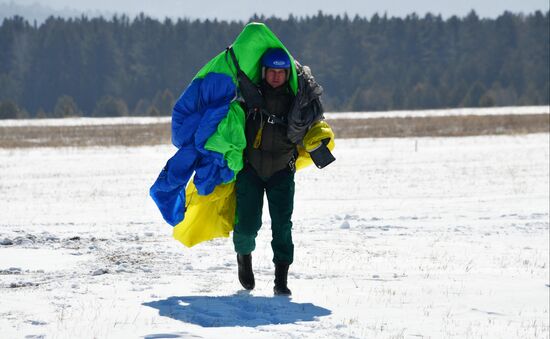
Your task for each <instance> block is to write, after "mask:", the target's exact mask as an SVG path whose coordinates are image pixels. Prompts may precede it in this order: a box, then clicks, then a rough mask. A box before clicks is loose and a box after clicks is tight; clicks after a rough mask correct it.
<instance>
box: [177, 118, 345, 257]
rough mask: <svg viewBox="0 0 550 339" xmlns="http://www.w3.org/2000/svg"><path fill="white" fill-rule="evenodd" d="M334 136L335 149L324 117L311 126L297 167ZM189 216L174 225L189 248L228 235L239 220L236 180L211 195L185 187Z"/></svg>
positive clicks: (307, 161) (191, 187)
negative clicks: (236, 213) (237, 217)
mask: <svg viewBox="0 0 550 339" xmlns="http://www.w3.org/2000/svg"><path fill="white" fill-rule="evenodd" d="M327 138H330V141H329V143H328V145H327V147H328V149H329V150H331V151H332V150H333V149H334V132H333V131H332V129H331V128H330V126H329V124H328V123H327V122H326V121H324V120H322V121H318V122H316V123H315V124H313V125H312V126H311V128H310V129H309V131H308V132H307V133H306V135H305V137H304V146H303V147H302V146H299V147H298V152H299V155H298V159H297V160H296V169H297V170H299V169H303V168H305V167H307V166H309V165H311V164H313V160H311V157H310V156H309V153H308V151H313V150H315V149H316V148H317V147H319V146H320V144H321V140H324V139H327ZM185 201H186V202H187V205H186V206H185V218H184V219H183V221H182V222H180V223H179V224H177V225H176V227H174V238H175V239H176V240H178V241H180V242H181V243H182V244H184V245H185V246H187V247H192V246H195V245H196V244H198V243H201V242H203V241H207V240H212V239H214V238H221V237H224V238H227V237H229V233H230V232H231V231H232V230H233V226H234V223H235V208H236V206H237V196H236V194H235V182H234V181H233V182H231V183H229V184H223V185H218V186H216V188H215V189H214V192H212V193H210V194H209V195H199V193H198V191H197V189H196V187H195V185H194V184H193V182H190V183H189V185H187V188H186V189H185Z"/></svg>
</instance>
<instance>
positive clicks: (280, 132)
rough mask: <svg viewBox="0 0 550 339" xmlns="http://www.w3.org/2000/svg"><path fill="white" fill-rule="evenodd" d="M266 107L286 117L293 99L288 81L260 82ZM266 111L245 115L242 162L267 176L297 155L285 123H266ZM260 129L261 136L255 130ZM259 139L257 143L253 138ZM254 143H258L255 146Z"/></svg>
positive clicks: (286, 165) (277, 114) (287, 165)
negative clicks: (276, 84) (276, 85)
mask: <svg viewBox="0 0 550 339" xmlns="http://www.w3.org/2000/svg"><path fill="white" fill-rule="evenodd" d="M261 92H262V94H263V97H264V100H265V107H266V111H267V112H268V113H269V114H274V115H275V116H277V117H278V118H280V119H282V120H287V118H288V113H289V111H290V109H291V107H292V104H293V102H294V95H293V94H292V93H291V91H290V89H289V88H288V86H287V85H284V86H281V87H279V88H275V89H273V88H271V86H269V85H268V84H266V83H265V82H263V83H262V85H261ZM267 120H268V118H267V116H266V115H264V114H262V113H260V112H257V113H250V114H249V115H248V117H247V119H246V125H245V134H246V149H245V152H244V156H245V162H247V163H248V164H249V165H250V166H252V167H253V168H254V170H255V171H256V173H257V174H258V175H259V176H260V177H262V178H264V179H267V178H269V177H271V176H272V175H273V174H274V173H276V172H278V171H280V170H282V169H285V168H288V167H289V163H290V162H291V160H293V158H294V157H295V156H296V152H297V151H296V144H295V143H293V142H292V141H291V140H290V139H289V138H288V136H287V126H286V125H281V124H277V123H269V122H268V121H267ZM260 130H261V139H260V136H258V132H259V131H260ZM257 139H258V140H259V145H255V141H256V140H257ZM256 146H257V147H256Z"/></svg>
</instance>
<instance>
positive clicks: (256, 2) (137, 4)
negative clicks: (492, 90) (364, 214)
mask: <svg viewBox="0 0 550 339" xmlns="http://www.w3.org/2000/svg"><path fill="white" fill-rule="evenodd" d="M0 4H3V5H4V6H3V7H0V11H5V13H0V16H8V15H10V14H11V13H7V12H8V9H7V8H8V6H10V5H11V8H12V9H13V8H14V7H20V6H24V7H27V8H28V6H32V5H39V6H38V8H40V7H45V9H46V10H49V9H53V10H55V11H58V12H61V11H64V12H65V13H75V12H87V13H103V14H108V15H109V14H114V13H126V14H129V15H135V14H138V13H139V12H143V13H145V14H147V15H149V16H152V17H156V18H164V17H167V16H168V17H171V18H177V17H186V18H190V19H196V18H198V19H207V18H208V19H214V18H217V19H220V20H243V21H245V20H247V19H249V18H250V17H251V16H252V15H253V14H263V15H265V16H271V15H275V16H277V17H282V18H286V17H288V15H289V14H294V15H295V16H298V17H300V16H306V15H314V14H316V13H317V12H318V11H319V10H321V11H323V12H324V13H326V14H344V13H347V14H348V15H349V16H351V17H353V16H355V15H356V14H358V15H360V16H363V17H371V16H372V15H373V14H375V13H379V14H384V13H387V15H388V16H400V17H404V16H406V15H407V14H410V13H413V12H416V13H417V14H419V15H421V16H422V15H424V14H426V13H427V12H430V13H432V14H436V15H437V14H441V15H442V16H443V17H444V18H448V17H450V16H452V15H457V16H465V15H466V14H468V12H469V11H470V10H472V9H474V10H475V11H476V13H477V14H478V15H479V16H480V17H488V18H494V17H496V16H498V15H500V14H502V13H503V12H504V11H506V10H507V11H511V12H514V13H519V12H523V13H532V12H534V11H536V10H541V11H543V12H546V11H548V10H549V6H550V5H549V1H548V0H462V1H457V0H452V1H449V0H416V1H411V0H371V1H366V0H363V1H361V0H315V1H298V0H276V1H260V0H233V1H228V0H209V1H188V0H156V1H150V0H77V1H75V0H0ZM6 5H8V6H6ZM2 14H4V15H2Z"/></svg>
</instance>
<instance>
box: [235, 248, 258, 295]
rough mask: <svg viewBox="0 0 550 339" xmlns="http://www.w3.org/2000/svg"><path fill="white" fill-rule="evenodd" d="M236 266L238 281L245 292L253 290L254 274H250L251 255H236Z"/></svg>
mask: <svg viewBox="0 0 550 339" xmlns="http://www.w3.org/2000/svg"><path fill="white" fill-rule="evenodd" d="M237 264H238V265H239V281H240V282H241V285H243V287H244V288H245V289H247V290H252V289H254V285H255V282H254V272H252V255H251V254H237Z"/></svg>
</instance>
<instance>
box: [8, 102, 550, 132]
mask: <svg viewBox="0 0 550 339" xmlns="http://www.w3.org/2000/svg"><path fill="white" fill-rule="evenodd" d="M508 114H512V115H529V114H550V106H513V107H489V108H453V109H431V110H414V111H413V110H409V111H384V112H338V113H325V117H326V118H327V119H331V120H334V119H373V118H404V117H441V116H464V115H508ZM170 121H171V118H170V117H116V118H57V119H6V120H0V127H25V126H102V125H127V124H131V125H147V124H160V123H169V122H170Z"/></svg>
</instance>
